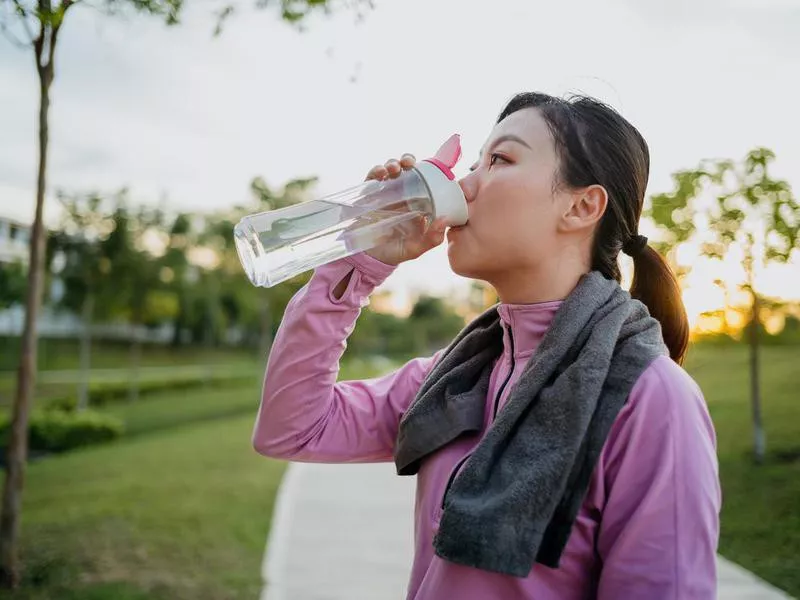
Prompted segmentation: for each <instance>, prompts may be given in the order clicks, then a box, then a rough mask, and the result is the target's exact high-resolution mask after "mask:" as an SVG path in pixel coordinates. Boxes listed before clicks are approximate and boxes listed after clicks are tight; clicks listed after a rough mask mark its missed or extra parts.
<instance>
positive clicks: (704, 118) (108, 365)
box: [0, 0, 800, 599]
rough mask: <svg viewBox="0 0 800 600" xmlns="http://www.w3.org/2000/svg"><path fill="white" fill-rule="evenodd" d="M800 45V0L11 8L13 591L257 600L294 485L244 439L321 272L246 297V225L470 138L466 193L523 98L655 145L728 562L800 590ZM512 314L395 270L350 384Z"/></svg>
mask: <svg viewBox="0 0 800 600" xmlns="http://www.w3.org/2000/svg"><path fill="white" fill-rule="evenodd" d="M797 31H800V3H798V2H796V1H795V0H729V1H722V0H695V1H694V2H688V1H683V0H681V1H674V2H670V3H660V2H649V1H641V0H637V1H634V0H608V1H607V2H603V3H597V2H589V1H588V0H587V1H579V0H571V1H569V2H559V3H553V2H551V3H544V2H531V1H526V0H495V1H494V2H491V3H489V2H472V3H464V2H457V1H456V0H437V1H436V2H431V1H428V2H424V3H423V2H422V0H406V1H405V2H399V1H398V0H373V1H367V0H339V1H336V0H327V1H326V0H274V1H269V0H258V1H257V2H255V3H247V2H242V3H231V4H227V3H225V2H222V1H221V2H215V1H213V0H209V1H207V2H187V3H185V4H184V3H181V2H180V0H135V1H133V0H132V1H130V2H126V1H125V0H110V1H107V2H102V1H100V2H91V1H90V0H78V1H76V2H71V1H70V0H61V1H60V3H53V2H50V1H49V0H39V1H36V0H0V445H2V448H3V451H2V457H3V464H4V466H6V468H7V470H8V473H9V477H8V478H7V481H6V491H5V496H4V509H3V519H2V523H1V524H0V582H2V583H3V584H4V585H17V586H18V589H17V591H15V592H13V593H12V592H8V591H7V590H6V591H0V596H3V595H4V594H10V595H9V597H13V598H37V599H39V598H59V599H68V598H97V599H106V598H109V599H110V598H114V599H138V598H194V599H212V598H213V599H217V598H244V597H255V596H256V595H257V594H258V592H259V590H260V587H261V580H260V574H259V568H260V567H259V565H260V562H261V557H262V553H263V551H264V544H265V541H266V539H267V535H268V532H269V527H270V521H271V512H272V506H273V502H274V498H275V494H276V490H277V489H278V486H279V484H280V481H281V477H282V475H283V472H284V468H285V465H283V464H282V463H279V462H275V461H269V460H266V459H263V458H260V457H257V456H256V455H255V453H254V452H253V451H252V450H251V448H250V431H251V429H252V425H253V420H254V417H255V412H256V409H257V406H258V400H259V397H258V394H259V388H260V378H261V375H262V372H263V367H264V365H265V361H266V358H267V356H268V353H269V348H270V344H271V340H272V337H273V336H274V334H275V331H276V329H277V327H278V325H279V323H280V320H281V316H282V313H283V310H284V308H285V305H286V303H287V302H288V300H289V299H290V298H291V296H292V295H293V294H294V293H295V292H296V291H297V290H298V289H299V288H300V287H301V286H302V285H303V284H304V283H305V282H306V281H307V280H308V274H306V275H303V276H300V277H297V278H295V279H293V280H291V281H288V282H286V283H283V284H280V285H279V286H276V287H274V288H271V289H258V288H255V287H253V286H252V285H251V284H250V283H249V282H248V281H247V279H246V277H245V275H244V273H243V271H242V269H241V266H240V264H239V261H238V258H237V256H236V252H235V249H234V246H233V239H232V230H233V226H234V225H235V223H236V222H237V221H238V220H239V219H240V218H241V217H242V216H244V215H246V214H250V213H253V212H257V211H262V210H270V209H273V208H279V207H283V206H288V205H291V204H294V203H297V202H301V201H304V200H309V199H313V198H315V197H319V196H321V195H323V194H326V193H329V192H333V191H337V190H340V189H344V188H346V187H349V186H351V185H354V184H356V183H358V182H359V181H360V180H361V179H362V178H363V176H364V175H365V173H366V171H367V170H368V169H369V168H370V167H371V166H372V165H374V164H376V163H380V162H383V161H385V160H386V159H388V158H391V157H396V156H399V155H400V154H402V153H403V152H412V153H414V154H415V155H416V156H417V157H424V156H428V155H430V154H432V153H433V152H435V151H436V149H437V147H438V146H439V144H440V143H441V142H443V141H444V140H445V139H446V138H447V137H448V136H449V135H450V134H452V133H453V132H459V133H461V134H462V141H463V146H464V159H463V160H462V163H461V164H460V165H459V167H458V168H457V171H456V172H457V175H463V174H465V173H466V169H467V167H468V166H469V164H471V162H472V161H473V160H474V159H475V158H476V157H477V154H478V151H479V149H480V147H481V145H482V144H483V142H484V140H485V138H486V136H487V135H488V134H489V132H490V130H491V128H492V125H493V123H494V120H495V118H496V115H497V114H498V112H499V111H500V109H501V108H502V107H503V105H504V102H505V101H506V100H508V99H509V98H510V97H511V96H512V95H513V94H514V93H516V92H518V91H524V90H537V91H544V92H548V93H552V94H556V95H564V94H569V93H586V94H591V95H594V96H597V97H599V98H601V99H603V100H605V101H606V102H608V103H610V104H611V105H612V106H614V107H615V108H617V109H618V110H619V111H620V112H621V113H622V114H623V115H624V116H625V117H626V118H628V119H629V120H630V121H631V122H632V123H633V124H634V125H636V126H637V127H638V128H639V130H640V131H641V132H642V134H643V135H644V137H645V139H646V140H647V141H648V143H649V145H650V150H651V177H650V182H649V187H648V198H647V204H646V216H645V219H644V220H643V223H642V227H641V231H642V233H644V234H645V235H648V236H649V237H650V238H651V240H652V242H653V243H654V245H656V246H657V247H658V248H659V249H660V250H661V251H662V252H663V253H664V254H665V255H666V256H667V257H668V258H669V260H670V262H671V264H672V265H673V268H674V269H675V271H676V273H677V274H678V276H679V278H680V280H681V284H682V286H683V289H684V300H685V303H686V307H687V311H688V316H689V320H690V323H691V325H692V347H691V349H690V352H689V358H688V363H687V365H686V367H687V370H688V371H689V372H690V374H691V375H692V376H693V377H695V379H696V380H697V381H698V382H699V383H700V385H701V387H702V389H703V391H704V393H705V395H706V399H707V401H708V404H709V408H710V410H711V414H712V417H713V419H714V423H715V426H716V430H717V435H718V450H719V459H720V469H721V477H722V482H723V493H724V507H723V513H722V534H721V540H720V553H721V554H722V555H723V556H725V557H726V558H729V559H731V560H733V561H735V562H737V563H739V564H740V565H742V566H743V567H745V568H747V569H749V570H752V571H753V572H755V573H756V574H757V575H758V576H759V577H762V578H764V579H766V580H767V581H769V582H771V583H772V584H774V585H776V586H778V587H780V588H783V589H784V590H786V591H787V592H789V593H791V594H793V595H800V558H798V557H799V556H800V397H798V392H797V384H796V381H797V376H796V370H797V365H798V364H800V251H798V250H800V244H798V224H799V223H800V209H798V204H797V200H796V196H795V193H794V192H793V191H792V189H793V188H794V189H795V190H797V189H798V186H800V175H799V174H798V168H799V167H798V165H800V136H798V131H800V123H799V122H798V117H797V112H796V97H797V92H798V91H800V70H798V69H797V64H798V60H800V40H799V39H798V37H797V35H796V33H797ZM42 98H46V99H47V100H48V101H46V102H45V103H44V104H42ZM42 107H44V109H45V110H43V109H42ZM43 124H46V125H47V127H45V128H42V125H43ZM42 156H46V157H47V161H46V163H44V162H43V161H42V160H41V158H42ZM37 206H38V207H39V208H40V209H41V212H40V215H39V217H37V216H36V215H37ZM35 241H41V245H39V246H38V253H34V255H33V256H34V260H33V262H31V256H32V255H31V248H32V246H33V247H37V246H36V244H35V243H33V242H35ZM629 266H630V265H628V264H627V263H624V264H623V267H624V270H625V273H626V280H627V279H629V273H630V270H629ZM31 270H33V271H34V272H35V273H34V274H35V275H36V276H35V277H33V278H31V277H30V272H31ZM31 281H33V282H34V284H35V285H34V287H33V288H31ZM31 290H33V295H31V294H30V293H29V292H30V291H31ZM39 297H40V298H41V307H40V308H39V309H38V310H36V311H33V312H35V317H36V319H35V321H34V320H33V319H30V320H29V321H28V324H27V326H26V315H32V314H33V312H32V311H31V310H30V308H31V306H33V305H35V304H37V301H38V298H39ZM495 301H496V297H495V295H494V293H493V290H491V289H490V288H488V287H486V286H484V285H483V284H481V283H480V282H473V281H469V280H466V279H463V278H460V277H458V276H456V275H454V274H453V273H452V272H451V271H450V270H449V267H448V264H447V258H446V254H445V251H444V249H443V248H438V249H436V250H435V251H433V252H431V253H429V254H427V255H425V256H424V257H423V258H422V259H420V260H418V261H414V262H413V263H406V264H404V265H402V266H401V267H400V268H399V269H398V270H397V271H396V272H395V273H394V274H393V275H392V276H391V277H390V278H389V280H388V281H387V282H386V283H385V284H383V285H382V286H381V287H380V288H379V289H378V291H377V292H376V293H375V295H374V296H373V297H372V304H371V306H370V307H369V308H368V309H366V310H365V311H364V313H363V314H362V316H361V318H360V320H359V322H358V326H357V328H356V330H355V332H354V334H353V336H352V337H351V339H350V342H349V346H348V350H347V353H346V356H345V360H344V363H343V365H342V373H341V377H342V378H355V377H358V378H363V377H368V376H373V375H376V374H379V373H383V372H386V371H387V370H389V369H391V368H393V367H395V366H397V365H399V364H400V363H401V362H402V361H404V360H407V359H408V358H410V357H413V356H419V355H423V354H428V353H432V352H434V351H436V350H437V349H439V348H441V347H442V346H444V345H446V344H447V343H448V342H449V341H450V340H451V339H452V337H453V336H454V335H455V333H457V332H458V331H459V330H460V329H461V328H462V327H463V326H464V324H465V322H466V320H468V319H470V318H471V317H473V316H474V315H476V314H478V313H479V312H480V311H482V310H484V309H485V308H486V307H488V306H490V305H491V304H493V303H494V302H495ZM26 333H27V336H26ZM33 342H35V344H33ZM33 345H35V347H36V352H35V353H33V354H32V353H31V350H32V349H33ZM25 357H29V358H30V359H31V360H29V361H28V362H26V361H25ZM33 358H35V360H33ZM21 364H22V366H23V368H22V369H21V370H20V369H19V367H20V365H21ZM793 373H795V374H794V375H793ZM20 374H21V376H20ZM20 382H21V385H20ZM29 383H31V385H28V384H29ZM15 406H16V407H17V411H16V413H15V410H14V408H15ZM25 407H30V414H29V415H28V410H27V408H25ZM21 409H24V410H21ZM15 414H16V415H17V418H16V419H15V418H14V415H15ZM15 429H16V431H17V434H19V432H20V431H21V430H24V429H27V431H28V433H29V440H28V446H27V448H28V457H27V468H26V469H24V470H25V485H24V493H23V494H22V495H21V496H20V493H19V485H18V482H19V481H20V477H21V473H22V471H23V468H22V465H23V464H24V462H21V459H22V458H24V457H23V456H22V455H21V453H20V451H21V448H22V447H21V446H20V443H19V440H20V438H19V435H16V436H15V435H14V430H15ZM15 440H16V443H15ZM9 482H10V483H9ZM19 502H21V504H20V503H19ZM12 517H13V518H12ZM20 524H21V528H20V527H19V525H20Z"/></svg>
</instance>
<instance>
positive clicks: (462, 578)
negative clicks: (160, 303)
mask: <svg viewBox="0 0 800 600" xmlns="http://www.w3.org/2000/svg"><path fill="white" fill-rule="evenodd" d="M351 272H352V277H351V279H350V283H349V285H348V287H347V289H346V291H345V293H344V294H343V296H342V297H341V298H339V299H336V298H335V297H334V296H333V289H334V288H335V287H336V284H337V283H339V282H340V281H342V279H343V278H345V277H346V276H347V275H348V274H349V273H351ZM391 272H392V268H391V267H389V266H387V265H385V264H383V263H381V262H378V261H376V260H374V259H372V258H370V257H369V256H367V255H364V254H360V255H356V256H354V257H351V258H347V259H343V260H340V261H336V262H334V263H331V264H328V265H326V266H324V267H322V268H320V269H318V270H317V271H316V272H315V273H314V275H313V277H312V279H311V281H310V282H309V284H308V285H307V286H305V287H304V288H303V289H302V290H300V291H299V292H298V293H297V294H296V295H295V297H294V298H293V299H292V300H291V302H290V303H289V305H288V307H287V309H286V313H285V315H284V318H283V322H282V323H281V326H280V329H279V331H278V334H277V336H276V339H275V343H274V346H273V348H272V352H271V353H270V358H269V363H268V366H267V372H266V377H265V381H264V389H263V397H262V401H261V407H260V409H259V413H258V418H257V420H256V425H255V430H254V433H253V444H254V446H255V448H256V450H257V451H258V452H260V453H261V454H263V455H265V456H270V457H273V458H280V459H287V460H293V461H304V462H376V461H391V460H392V454H393V449H394V443H395V437H396V435H397V429H398V423H399V421H400V418H401V417H402V415H403V413H404V411H405V410H406V408H407V407H408V406H409V404H410V403H411V401H412V400H413V399H414V396H415V394H416V392H417V390H418V388H419V386H420V384H421V383H422V381H423V380H424V379H425V377H426V375H427V374H428V372H429V371H430V369H431V367H432V365H433V364H434V363H435V361H436V356H433V357H430V358H418V359H415V360H412V361H410V362H408V363H406V364H405V365H404V366H402V367H401V368H400V369H398V370H397V371H395V372H393V373H391V374H389V375H386V376H384V377H380V378H377V379H371V380H367V381H346V382H339V383H337V381H336V379H337V374H338V369H339V359H340V358H341V356H342V354H343V352H344V350H345V346H346V343H345V340H346V339H347V337H348V336H349V335H350V333H351V332H352V331H353V328H354V326H355V323H356V319H357V318H358V315H359V312H360V309H361V308H362V307H364V306H366V304H367V302H368V297H369V295H370V293H371V292H372V291H373V289H374V288H375V287H376V286H377V285H379V284H380V283H381V282H383V280H384V279H385V278H386V277H387V276H388V275H389V274H390V273H391ZM559 304H560V303H559V302H548V303H542V304H532V305H501V306H500V308H499V310H500V316H501V320H502V323H503V327H504V330H505V335H504V339H505V348H504V352H503V355H502V356H501V357H500V358H499V359H498V361H497V363H496V365H495V367H494V371H493V373H492V379H491V384H490V392H489V396H488V398H487V402H486V420H485V423H486V427H487V428H488V427H489V425H490V424H491V420H492V418H493V414H494V411H495V410H502V406H503V403H504V401H505V399H506V398H507V397H508V394H509V391H510V389H511V387H512V385H513V383H514V381H515V380H516V379H517V377H518V376H519V375H520V373H521V372H522V369H523V368H524V366H525V363H526V361H527V360H528V358H530V356H531V355H532V354H533V353H534V352H535V351H536V347H537V346H538V343H539V341H540V340H541V338H542V336H543V335H544V332H545V331H546V330H547V328H548V326H549V325H550V321H551V319H552V317H553V315H554V314H555V311H556V310H557V308H558V306H559ZM509 329H510V330H511V332H512V334H513V335H512V336H509V335H508V331H509ZM512 339H513V348H512V341H511V340H512ZM715 443H716V441H715V434H714V429H713V425H712V423H711V419H710V417H709V415H708V411H707V409H706V405H705V401H704V399H703V396H702V393H701V392H700V389H699V388H698V386H697V385H696V384H695V382H694V381H693V380H692V379H691V378H690V377H689V376H688V375H687V374H686V372H685V371H683V369H681V368H680V367H679V366H678V365H676V364H675V363H674V362H672V361H671V360H670V359H668V358H666V357H662V358H659V359H657V360H656V361H655V362H654V363H653V364H652V365H651V366H650V367H649V368H648V369H647V370H646V371H645V372H644V373H643V374H642V375H641V377H640V378H639V381H638V382H637V383H636V385H635V386H634V388H633V390H632V391H631V394H630V397H629V400H628V403H627V404H626V406H625V407H624V408H623V410H622V411H621V412H620V414H619V416H618V417H617V419H616V421H615V423H614V425H613V427H612V429H611V433H610V435H609V437H608V440H607V441H606V444H605V446H604V448H603V452H602V455H601V457H600V459H599V461H598V464H597V467H596V468H595V471H594V473H593V476H592V481H591V484H590V486H589V491H588V494H587V496H586V498H585V500H584V502H583V506H582V508H581V510H580V513H579V515H578V518H577V520H576V523H575V526H574V528H573V531H572V535H571V536H570V539H569V541H568V543H567V547H566V549H565V551H564V554H563V556H562V559H561V566H560V567H559V568H558V569H549V568H547V567H544V566H542V565H538V564H537V565H535V566H534V567H533V569H532V570H531V572H530V574H529V575H528V576H527V577H526V578H515V577H511V576H507V575H500V574H497V573H490V572H486V571H481V570H478V569H474V568H470V567H464V566H460V565H457V564H453V563H449V562H447V561H445V560H443V559H441V558H439V557H438V556H436V555H435V554H434V552H433V547H432V541H433V537H434V535H435V533H436V531H437V527H438V523H439V519H440V517H441V511H442V508H441V507H442V500H443V497H444V494H445V492H446V489H447V487H448V485H449V483H450V482H451V481H452V478H453V477H454V476H455V474H456V473H457V470H458V469H459V467H460V466H461V464H463V461H464V460H465V459H466V458H467V457H468V456H469V454H470V452H471V450H472V447H473V446H474V444H475V441H474V438H470V439H465V440H456V441H455V442H453V443H451V444H450V445H448V446H446V447H445V448H443V449H441V450H440V451H438V452H437V453H435V454H434V455H433V456H431V457H430V458H429V459H427V460H426V461H425V462H424V464H423V466H422V468H421V469H420V472H419V474H418V476H417V496H416V508H415V556H414V564H413V566H412V571H411V578H410V581H409V587H408V596H407V597H408V598H409V599H414V600H440V599H450V598H459V599H462V600H472V599H475V600H477V599H480V600H491V599H494V598H497V599H501V598H502V599H506V598H530V599H535V600H572V599H575V600H578V599H586V598H597V599H601V600H610V599H614V600H617V599H626V600H627V599H629V598H630V599H638V598H642V599H647V600H660V599H664V600H666V599H675V600H678V599H680V600H692V599H698V600H699V599H702V600H713V599H715V598H716V548H717V539H718V533H719V509H720V502H721V500H720V487H719V477H718V472H717V459H716V450H715Z"/></svg>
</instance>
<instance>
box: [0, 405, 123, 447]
mask: <svg viewBox="0 0 800 600" xmlns="http://www.w3.org/2000/svg"><path fill="white" fill-rule="evenodd" d="M123 431H124V426H123V424H122V422H121V421H120V420H119V419H116V418H114V417H112V416H109V415H104V414H101V413H97V412H93V411H88V410H87V411H82V412H71V411H65V410H42V411H34V412H33V413H31V416H30V419H29V421H28V435H29V441H28V447H29V448H30V449H31V450H41V451H44V452H64V451H67V450H72V449H75V448H80V447H83V446H91V445H94V444H101V443H104V442H108V441H111V440H114V439H116V438H118V437H120V436H121V435H122V433H123ZM9 434H10V422H9V421H8V419H7V418H4V419H3V421H2V423H0V445H2V447H3V448H5V447H6V446H7V444H8V436H9Z"/></svg>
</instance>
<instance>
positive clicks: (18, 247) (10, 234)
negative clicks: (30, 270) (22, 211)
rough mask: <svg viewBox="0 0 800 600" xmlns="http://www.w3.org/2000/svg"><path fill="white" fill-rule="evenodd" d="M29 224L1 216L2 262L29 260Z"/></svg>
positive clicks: (0, 248)
mask: <svg viewBox="0 0 800 600" xmlns="http://www.w3.org/2000/svg"><path fill="white" fill-rule="evenodd" d="M30 239H31V228H30V226H29V225H25V224H23V223H20V222H19V221H15V220H14V219H9V218H8V217H2V216H0V263H13V262H21V263H26V264H27V262H28V243H29V242H30Z"/></svg>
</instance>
